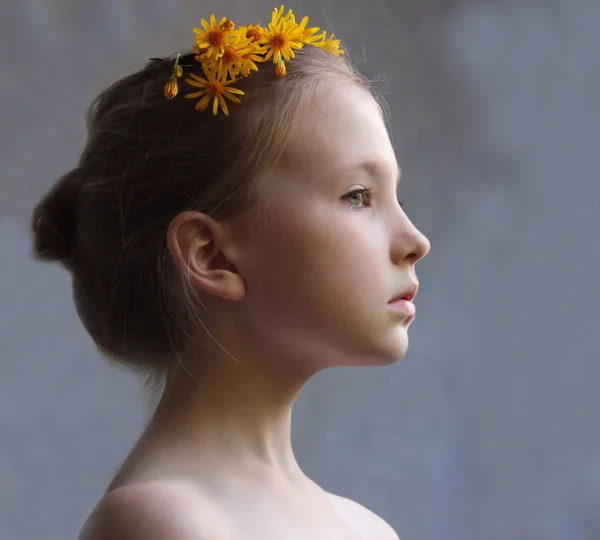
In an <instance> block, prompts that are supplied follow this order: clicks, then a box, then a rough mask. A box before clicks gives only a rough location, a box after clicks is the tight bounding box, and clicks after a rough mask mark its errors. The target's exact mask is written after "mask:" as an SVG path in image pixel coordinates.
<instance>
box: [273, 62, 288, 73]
mask: <svg viewBox="0 0 600 540" xmlns="http://www.w3.org/2000/svg"><path fill="white" fill-rule="evenodd" d="M286 73H287V68H286V67H285V62H284V61H283V60H282V59H281V58H280V59H279V62H277V63H276V64H275V75H277V76H278V77H284V76H285V74H286Z"/></svg>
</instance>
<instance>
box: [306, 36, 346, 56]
mask: <svg viewBox="0 0 600 540" xmlns="http://www.w3.org/2000/svg"><path fill="white" fill-rule="evenodd" d="M326 36H327V33H326V32H323V33H322V34H319V35H318V36H315V38H318V39H320V40H321V41H314V42H312V45H314V46H315V47H319V48H321V49H324V50H326V51H327V52H328V53H330V54H333V55H335V56H341V55H343V54H344V51H343V50H342V48H341V47H340V40H339V39H334V38H335V35H334V34H331V35H330V36H329V37H326Z"/></svg>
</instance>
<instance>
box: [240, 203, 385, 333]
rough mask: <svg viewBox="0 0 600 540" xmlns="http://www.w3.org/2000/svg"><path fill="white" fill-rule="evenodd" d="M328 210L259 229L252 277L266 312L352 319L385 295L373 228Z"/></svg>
mask: <svg viewBox="0 0 600 540" xmlns="http://www.w3.org/2000/svg"><path fill="white" fill-rule="evenodd" d="M324 215H325V216H326V214H324V213H320V214H317V215H315V216H313V217H308V216H302V221H301V222H300V221H299V220H298V221H295V220H291V219H288V220H286V221H284V220H282V221H281V222H280V226H279V227H277V228H271V229H270V230H269V231H268V232H265V233H263V234H261V241H260V244H259V245H258V246H257V252H256V257H257V258H256V260H257V266H256V267H255V268H254V270H253V276H252V280H251V281H252V282H254V283H256V287H257V289H258V292H260V297H261V300H262V304H263V307H264V309H265V310H267V309H268V310H269V313H265V316H267V317H269V318H272V317H273V316H274V315H275V316H276V317H277V318H278V319H280V320H282V318H283V319H286V320H288V321H289V320H290V319H294V320H295V323H296V324H306V323H304V322H303V321H304V320H306V319H310V320H312V321H315V323H316V322H317V321H318V323H319V324H324V323H328V324H335V323H336V321H337V323H340V324H341V323H342V321H344V320H345V321H346V323H344V324H345V325H348V324H353V323H358V322H359V321H360V319H361V318H364V316H365V315H366V314H367V312H368V310H370V309H371V306H373V304H374V302H375V301H377V302H379V298H380V297H382V296H383V297H385V294H386V293H385V291H384V287H385V281H384V275H383V271H384V269H385V265H384V264H383V263H384V259H383V258H382V257H383V253H382V252H381V246H380V245H379V244H378V243H377V242H374V241H373V236H372V232H371V231H368V230H366V229H365V228H364V227H363V228H362V229H361V230H353V229H352V228H351V227H350V226H349V225H348V223H347V222H345V223H342V222H341V221H339V220H337V221H336V220H334V219H323V217H322V216H324ZM343 217H344V216H342V218H343ZM349 219H351V217H350V216H349ZM356 222H357V223H359V221H358V220H356ZM257 299H258V298H257Z"/></svg>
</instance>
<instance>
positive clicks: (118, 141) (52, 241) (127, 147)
mask: <svg viewBox="0 0 600 540" xmlns="http://www.w3.org/2000/svg"><path fill="white" fill-rule="evenodd" d="M295 54H296V58H295V59H294V60H292V61H290V62H289V63H288V65H287V70H288V71H287V75H285V76H284V77H281V78H278V77H276V75H275V73H274V69H273V66H272V64H269V63H265V64H260V65H259V70H258V72H254V73H252V74H251V75H250V76H249V77H244V78H242V79H241V80H240V81H238V82H237V83H236V86H237V87H238V88H240V89H242V90H243V91H244V92H245V96H244V100H243V103H242V104H241V105H240V104H238V105H232V106H231V107H230V114H229V116H225V115H223V114H221V113H220V114H218V115H216V116H214V115H213V114H212V113H211V111H210V110H207V111H204V112H200V111H196V110H194V107H193V102H192V101H190V100H187V99H179V98H177V99H173V100H171V101H167V100H166V99H165V97H164V94H163V86H164V84H165V82H166V81H167V79H168V77H169V76H170V74H171V71H172V68H173V62H174V58H170V57H169V58H161V59H151V60H150V61H149V62H148V63H147V64H146V65H145V67H143V68H142V69H140V70H139V71H137V72H135V73H133V74H131V75H128V76H126V77H124V78H123V79H121V80H119V81H117V82H116V83H115V84H113V85H112V86H110V87H109V88H108V89H106V90H105V91H104V92H102V93H101V94H100V95H99V96H98V97H97V98H96V99H95V100H94V102H93V103H92V104H91V106H90V108H89V111H88V116H87V131H88V139H87V143H86V145H85V147H84V150H83V152H82V154H81V157H80V160H79V163H78V165H77V167H76V168H74V169H73V170H71V171H70V172H68V173H66V174H65V175H64V176H63V177H62V178H60V179H59V180H58V182H57V183H56V184H55V185H54V186H53V187H52V188H51V189H50V190H49V191H48V192H47V193H46V194H45V196H44V197H43V198H42V199H41V201H40V202H39V203H38V204H37V205H36V206H35V208H34V210H33V215H32V222H31V225H32V229H33V235H34V256H35V257H36V258H37V259H40V260H45V261H58V262H60V263H62V264H63V266H64V267H65V268H66V269H67V270H68V271H70V273H71V275H72V284H73V297H74V301H75V305H76V309H77V313H78V315H79V317H80V319H81V321H82V323H83V325H84V327H85V329H86V330H87V331H88V333H89V334H90V336H91V338H92V339H93V341H94V342H95V344H96V346H97V347H98V349H99V351H100V352H102V353H103V354H104V355H106V356H107V357H108V358H109V359H111V360H113V361H116V362H117V363H119V364H121V365H125V366H127V367H130V368H131V369H133V370H134V371H135V372H137V373H143V374H145V375H146V376H147V379H146V383H145V384H146V385H148V384H150V385H156V384H160V383H161V382H164V377H165V374H166V372H167V369H168V368H169V366H170V365H171V364H172V362H173V359H174V357H176V356H178V354H179V353H180V352H181V351H182V350H183V348H184V347H185V345H186V342H187V339H188V338H189V336H190V333H191V331H193V329H194V328H195V327H196V326H195V325H196V324H197V322H198V317H197V312H198V296H197V295H194V294H191V293H192V292H193V291H189V290H188V289H185V288H184V289H183V291H184V292H186V294H184V296H183V297H182V294H181V292H182V289H181V288H178V287H177V286H176V278H177V277H180V278H181V277H182V276H181V273H179V274H178V273H177V269H176V267H175V265H174V263H173V261H172V258H171V257H170V255H169V252H168V248H167V245H166V232H167V229H168V227H169V224H170V223H171V221H172V220H173V219H174V218H175V217H176V216H177V215H178V214H179V213H181V212H183V211H186V210H197V211H200V212H204V213H205V214H207V215H208V216H210V217H211V218H213V219H215V220H221V221H223V222H225V221H227V219H228V218H231V217H233V216H239V215H241V214H243V213H244V212H248V211H250V210H252V209H254V208H255V207H256V204H257V201H258V200H259V199H258V197H259V194H260V188H261V184H260V179H261V177H263V176H264V174H265V173H266V172H267V171H268V170H269V169H271V168H272V167H274V166H275V165H276V163H277V162H278V160H279V158H280V157H281V155H282V153H283V151H284V149H285V146H286V141H287V140H288V135H289V133H290V130H291V127H292V126H294V124H296V123H297V121H298V119H299V118H300V116H301V115H302V114H303V112H304V111H305V110H307V108H308V107H307V105H308V103H309V101H310V100H311V99H313V98H315V96H316V94H318V92H319V91H320V90H321V88H322V86H323V84H324V83H325V82H326V81H328V80H329V81H331V80H333V81H347V82H350V83H352V84H356V85H359V86H360V87H363V88H365V89H367V90H368V91H369V92H370V93H371V95H374V93H373V91H372V88H371V86H370V82H369V81H368V80H367V79H366V78H365V77H363V76H362V75H360V74H359V73H358V72H356V71H355V70H354V68H353V67H352V66H351V64H350V63H349V62H348V60H346V59H344V58H339V57H335V56H333V55H331V54H329V53H327V52H326V51H323V50H321V49H320V48H317V47H313V46H305V47H304V48H303V49H302V50H299V51H297V52H296V53H295ZM180 65H182V66H183V67H184V70H185V66H193V65H195V66H197V65H198V64H197V63H196V62H195V60H194V53H192V52H189V53H187V54H185V55H183V56H182V57H181V58H180ZM375 97H377V96H375Z"/></svg>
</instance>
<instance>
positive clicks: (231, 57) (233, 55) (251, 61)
mask: <svg viewBox="0 0 600 540" xmlns="http://www.w3.org/2000/svg"><path fill="white" fill-rule="evenodd" d="M260 52H261V47H260V45H258V44H257V43H254V42H253V41H252V38H249V37H246V29H245V28H243V27H242V28H240V29H239V30H236V31H235V32H233V33H232V34H231V36H230V37H229V41H228V42H227V44H226V45H225V48H224V50H223V56H221V57H220V58H219V60H218V61H217V62H212V63H211V61H208V62H204V63H203V67H209V68H210V67H211V65H212V66H214V67H215V69H216V70H217V78H219V79H221V80H226V79H227V77H230V78H232V79H235V78H236V76H237V75H239V74H240V73H241V74H242V75H244V76H246V77H247V76H248V75H250V71H258V67H257V65H256V64H255V61H257V62H261V61H262V60H263V58H262V56H258V54H259V53H260Z"/></svg>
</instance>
